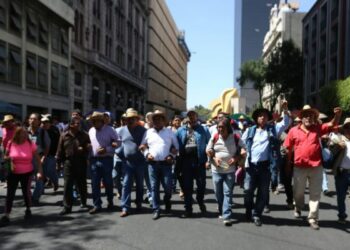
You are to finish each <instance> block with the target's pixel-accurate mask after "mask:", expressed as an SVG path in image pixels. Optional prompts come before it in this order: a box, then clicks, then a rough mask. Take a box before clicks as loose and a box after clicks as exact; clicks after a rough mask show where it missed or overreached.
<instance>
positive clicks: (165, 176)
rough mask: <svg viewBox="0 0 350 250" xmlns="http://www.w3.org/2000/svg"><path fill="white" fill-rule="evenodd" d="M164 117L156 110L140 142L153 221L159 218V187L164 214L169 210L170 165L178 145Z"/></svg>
mask: <svg viewBox="0 0 350 250" xmlns="http://www.w3.org/2000/svg"><path fill="white" fill-rule="evenodd" d="M166 120H167V119H166V116H165V114H164V113H163V112H162V111H160V110H156V111H155V112H154V113H153V115H152V121H153V128H150V129H148V130H147V131H146V133H145V135H144V137H143V140H142V142H141V146H140V150H141V151H142V152H143V154H144V156H145V157H146V160H147V161H148V164H149V165H148V172H149V177H150V181H151V187H152V202H153V206H152V208H153V220H157V219H158V218H159V217H160V204H159V203H160V194H159V187H160V183H162V185H163V188H164V203H165V212H166V213H169V212H170V210H171V203H170V199H171V188H172V174H171V170H172V164H173V162H174V157H175V156H176V153H177V150H178V148H179V144H178V142H177V139H176V137H175V134H174V133H173V132H172V131H171V130H170V129H169V128H167V127H166V124H167V123H166Z"/></svg>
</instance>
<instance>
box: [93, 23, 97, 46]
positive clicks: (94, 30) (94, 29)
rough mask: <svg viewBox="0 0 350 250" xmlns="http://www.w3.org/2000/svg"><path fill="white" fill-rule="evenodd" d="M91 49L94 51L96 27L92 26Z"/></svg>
mask: <svg viewBox="0 0 350 250" xmlns="http://www.w3.org/2000/svg"><path fill="white" fill-rule="evenodd" d="M92 48H93V49H96V26H95V25H93V26H92Z"/></svg>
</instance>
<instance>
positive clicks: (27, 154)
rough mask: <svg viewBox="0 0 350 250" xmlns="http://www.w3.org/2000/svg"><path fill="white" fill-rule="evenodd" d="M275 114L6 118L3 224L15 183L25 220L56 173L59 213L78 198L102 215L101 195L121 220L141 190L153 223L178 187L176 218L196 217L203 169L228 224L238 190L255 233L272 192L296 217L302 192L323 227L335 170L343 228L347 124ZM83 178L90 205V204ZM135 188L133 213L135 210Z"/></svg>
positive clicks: (167, 209) (348, 168) (348, 172)
mask: <svg viewBox="0 0 350 250" xmlns="http://www.w3.org/2000/svg"><path fill="white" fill-rule="evenodd" d="M281 109H282V111H281V112H282V113H281V115H279V116H277V117H276V116H275V117H273V116H272V114H271V113H270V112H269V111H268V110H267V109H264V108H259V109H256V110H255V111H254V112H253V114H252V118H253V121H254V122H249V121H248V117H245V116H241V117H239V119H238V120H234V119H232V118H231V117H230V116H229V115H228V114H225V113H223V112H220V113H219V114H218V115H217V117H216V120H215V122H213V123H210V122H207V123H205V124H202V123H201V122H200V120H199V119H198V114H197V113H196V111H194V110H189V111H188V112H187V114H186V117H181V116H175V117H174V118H173V119H172V121H171V122H170V123H168V121H167V116H166V114H165V113H163V112H162V111H159V110H156V111H154V112H150V113H147V114H146V116H145V120H143V119H142V116H140V115H139V114H138V112H137V111H136V110H134V109H132V108H129V109H127V110H126V112H125V113H124V114H123V116H122V117H121V120H120V121H115V122H114V123H111V116H110V113H109V112H97V111H96V112H93V113H92V114H91V115H90V116H89V117H87V118H86V119H84V117H83V116H82V114H81V112H80V111H79V110H75V111H73V112H72V114H71V118H70V120H69V122H68V124H67V125H66V126H63V125H62V124H55V123H53V119H52V117H51V115H50V114H45V115H39V114H37V113H33V114H31V115H30V116H29V118H28V120H27V121H25V122H24V123H20V122H18V121H16V120H15V119H14V117H13V116H12V115H10V114H9V115H5V116H4V119H3V121H2V129H1V130H0V144H1V171H0V178H1V181H2V182H5V181H6V187H7V195H6V202H5V210H4V215H3V216H2V217H1V219H0V226H6V225H8V224H9V223H10V213H11V209H12V205H13V201H14V198H15V194H16V189H17V187H18V184H19V183H20V186H21V189H22V193H23V198H24V201H25V206H26V210H25V219H29V218H30V217H31V210H30V208H31V206H32V204H33V205H38V204H40V197H41V195H42V194H43V193H44V188H45V185H46V186H48V185H51V186H52V188H53V190H54V191H57V190H58V188H59V176H60V175H61V174H63V179H64V191H63V209H62V211H61V212H60V215H62V216H64V215H66V214H69V213H71V212H72V206H73V203H74V202H73V201H74V199H75V198H76V196H77V195H76V194H77V193H79V197H80V198H79V199H80V204H81V207H82V208H86V209H89V210H88V211H89V213H90V214H96V213H99V212H100V211H101V209H102V199H101V188H104V190H105V193H106V198H107V209H109V210H112V209H113V207H114V190H116V192H117V196H118V198H119V199H120V208H121V212H120V217H127V216H129V215H131V214H132V213H135V212H136V213H137V212H140V210H141V209H142V203H143V202H144V198H143V196H144V187H145V189H146V199H145V200H147V201H148V202H149V203H150V205H151V207H152V209H153V214H152V218H153V219H154V220H157V219H158V218H159V217H160V216H161V213H167V214H168V213H171V205H172V202H171V197H172V194H173V193H174V192H176V190H177V189H176V187H177V183H178V187H179V195H180V197H181V198H183V200H184V208H185V209H184V213H183V215H182V217H184V218H188V217H192V216H193V210H192V206H193V202H194V199H193V192H194V181H195V183H196V189H195V190H196V197H195V201H196V202H197V204H198V206H199V208H200V211H201V213H204V214H205V213H206V210H207V208H206V205H205V199H204V196H205V191H206V172H207V170H209V169H210V170H211V176H212V182H213V187H214V192H215V197H216V201H217V210H218V213H219V217H220V218H222V220H223V223H224V225H226V226H229V225H231V224H232V209H233V202H232V196H233V189H234V185H235V184H238V185H241V187H243V188H244V206H245V209H246V214H245V215H246V219H247V220H248V221H252V222H253V223H254V224H255V225H256V226H261V225H262V220H261V218H262V213H263V212H264V211H265V212H266V211H268V210H269V203H270V199H269V194H270V188H271V190H272V192H275V193H278V192H279V189H280V187H281V186H283V187H284V189H285V194H286V197H287V199H286V202H287V207H288V208H289V209H293V211H294V216H295V217H296V218H300V217H301V213H302V210H303V208H304V194H305V189H306V187H307V186H308V190H309V214H308V223H309V225H310V227H311V228H312V229H316V230H317V229H319V225H318V220H319V218H318V212H319V204H320V199H321V194H322V192H324V193H325V194H326V193H327V192H328V187H327V176H326V174H325V169H326V168H328V169H332V171H333V174H334V177H335V186H336V193H337V203H338V222H339V223H345V222H346V217H347V214H346V207H345V199H346V195H347V191H348V187H349V185H350V118H346V119H345V121H344V123H343V124H340V119H341V116H342V110H341V109H340V108H335V109H334V117H332V118H331V119H328V120H327V117H326V116H322V114H320V113H319V111H318V110H316V109H314V108H311V107H310V106H309V105H305V106H304V107H303V109H302V110H300V112H299V114H298V116H297V117H292V116H291V112H290V111H288V104H287V102H284V103H283V105H282V107H281ZM88 178H90V179H91V188H92V206H88V204H87V179H88ZM33 182H34V183H35V184H34V187H33V192H32V183H33ZM134 184H135V187H136V188H135V192H136V199H135V204H136V207H135V208H132V205H131V203H132V202H131V193H132V188H133V186H134ZM144 184H145V185H144ZM160 185H162V187H163V190H164V196H163V201H161V197H160ZM161 205H162V206H164V209H163V208H162V209H161Z"/></svg>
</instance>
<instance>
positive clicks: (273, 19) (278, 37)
mask: <svg viewBox="0 0 350 250" xmlns="http://www.w3.org/2000/svg"><path fill="white" fill-rule="evenodd" d="M298 8H299V4H298V3H297V2H294V3H280V4H279V5H278V6H277V5H274V6H273V7H272V9H271V13H270V26H269V31H268V32H267V33H266V35H265V38H264V46H263V51H262V58H263V60H264V62H265V63H267V62H268V60H269V58H270V55H271V53H272V52H273V50H274V49H275V48H276V47H277V46H279V45H281V44H282V43H283V41H287V40H292V41H293V42H294V44H295V45H296V46H297V47H298V48H299V49H300V50H301V48H302V30H303V29H302V20H303V18H304V16H305V13H302V12H296V11H297V9H298ZM273 94H274V92H273V89H272V88H271V87H270V86H266V87H265V88H264V90H263V96H262V99H263V105H264V107H266V108H270V106H271V104H270V98H271V96H272V95H273ZM282 99H283V97H280V98H279V102H278V103H277V104H276V110H279V107H280V104H281V103H280V102H281V101H282Z"/></svg>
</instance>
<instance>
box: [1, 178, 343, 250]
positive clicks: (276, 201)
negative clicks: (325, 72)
mask: <svg viewBox="0 0 350 250" xmlns="http://www.w3.org/2000/svg"><path fill="white" fill-rule="evenodd" d="M329 180H330V190H332V191H334V184H333V176H329ZM0 190H1V192H0V195H1V196H0V203H1V204H0V205H1V207H2V208H1V213H2V212H3V205H4V194H5V189H4V187H3V186H2V187H1V188H0ZM19 191H20V190H18V193H17V194H19ZM234 193H235V196H234V202H235V208H234V219H235V223H234V224H233V226H232V227H224V226H223V224H222V222H221V221H220V220H219V219H218V216H217V213H216V212H215V211H216V203H215V199H214V195H213V191H212V185H211V179H210V177H208V194H207V196H206V203H207V207H208V213H207V214H206V215H205V216H201V215H200V214H199V209H198V206H194V212H195V218H191V219H181V218H180V215H181V213H182V211H183V204H182V201H181V200H180V199H179V196H178V195H177V194H176V195H174V196H173V203H174V206H173V211H174V212H173V214H172V215H169V216H165V215H164V216H162V217H161V218H160V219H159V220H158V221H153V220H152V216H151V210H150V209H149V207H148V205H147V204H144V207H145V209H144V211H143V212H142V213H141V214H136V215H131V216H129V217H127V218H123V219H122V218H120V217H119V207H116V209H115V212H107V211H103V212H102V213H100V214H97V215H89V214H88V213H87V212H86V210H85V211H84V210H80V208H79V206H76V207H74V209H73V210H74V212H73V213H72V214H70V215H69V216H65V217H61V216H59V215H58V213H59V211H60V210H61V207H60V200H61V199H62V188H60V189H59V191H58V195H53V193H52V189H46V194H45V195H44V196H43V197H42V206H40V207H34V208H33V209H32V212H33V218H32V219H31V220H30V221H24V220H23V215H24V208H23V207H19V206H20V205H22V204H23V203H22V200H21V199H17V201H16V204H15V207H14V210H13V213H12V217H11V219H12V222H11V225H10V226H8V227H6V228H0V249H2V250H7V249H77V250H78V249H167V250H170V249H180V250H185V249H271V250H273V249H279V250H280V249H283V250H287V249H293V250H296V249H337V250H338V249H349V244H350V238H349V236H350V234H349V233H350V223H348V224H347V225H339V224H338V223H337V222H336V219H337V212H336V197H335V196H333V197H325V196H323V197H322V203H321V212H320V218H321V221H320V226H321V229H320V230H319V231H314V230H312V229H310V228H309V226H308V224H307V222H306V220H305V216H306V212H304V213H303V215H304V219H303V220H295V219H294V218H293V215H292V212H291V211H288V210H286V208H285V203H284V200H285V195H284V194H283V193H281V194H279V195H271V204H272V205H271V213H270V214H265V216H264V217H263V222H264V224H263V226H262V227H260V228H257V227H256V226H255V225H254V224H252V223H247V222H245V221H244V208H243V198H242V197H243V196H242V189H240V188H239V187H235V191H234ZM333 194H334V192H333ZM104 201H105V200H104ZM349 201H350V199H347V205H348V207H349V206H350V202H349ZM88 202H89V203H90V204H91V199H90V200H89V201H88ZM104 205H106V202H105V204H104Z"/></svg>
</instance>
